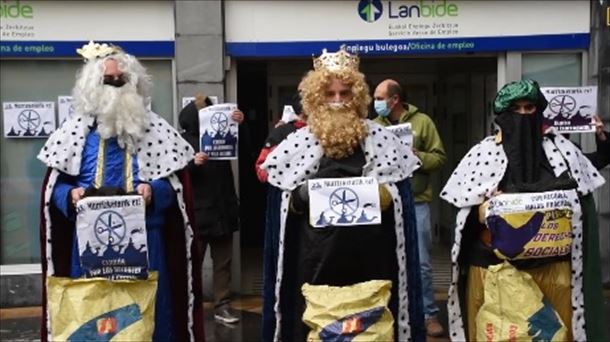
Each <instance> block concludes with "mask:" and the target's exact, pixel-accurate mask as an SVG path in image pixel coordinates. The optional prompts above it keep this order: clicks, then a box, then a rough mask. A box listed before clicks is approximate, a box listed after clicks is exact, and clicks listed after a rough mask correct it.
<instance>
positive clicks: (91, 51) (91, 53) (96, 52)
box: [76, 40, 122, 61]
mask: <svg viewBox="0 0 610 342" xmlns="http://www.w3.org/2000/svg"><path fill="white" fill-rule="evenodd" d="M121 51H122V50H121V48H120V47H118V46H116V45H108V44H106V43H104V44H100V43H94V42H93V41H92V40H91V41H89V44H85V45H83V47H81V48H80V49H76V52H77V53H78V54H79V55H81V56H83V58H85V59H86V60H88V61H90V60H92V59H96V58H103V57H106V56H110V55H113V54H115V53H119V52H121Z"/></svg>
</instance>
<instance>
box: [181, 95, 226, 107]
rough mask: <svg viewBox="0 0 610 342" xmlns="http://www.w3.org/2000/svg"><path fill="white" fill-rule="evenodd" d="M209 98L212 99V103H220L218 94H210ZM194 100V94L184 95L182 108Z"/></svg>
mask: <svg viewBox="0 0 610 342" xmlns="http://www.w3.org/2000/svg"><path fill="white" fill-rule="evenodd" d="M208 98H209V99H210V101H212V104H215V105H216V104H218V96H208ZM192 101H195V97H194V96H187V97H183V98H182V108H184V107H186V106H187V105H188V104H189V103H191V102H192Z"/></svg>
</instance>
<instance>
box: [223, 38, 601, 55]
mask: <svg viewBox="0 0 610 342" xmlns="http://www.w3.org/2000/svg"><path fill="white" fill-rule="evenodd" d="M589 39H590V37H589V33H573V34H553V35H532V36H498V37H463V38H431V39H400V40H398V39H386V40H345V41H338V40H335V41H302V42H230V43H226V51H227V55H229V56H233V57H304V56H307V57H311V56H312V55H319V54H320V51H322V49H324V48H326V49H329V50H331V51H334V50H337V49H339V48H340V47H341V46H342V45H345V47H346V48H347V50H348V51H349V52H352V53H357V54H358V55H365V56H366V55H368V56H387V55H422V54H455V53H473V52H501V51H531V50H540V51H544V50H558V49H587V48H588V47H589Z"/></svg>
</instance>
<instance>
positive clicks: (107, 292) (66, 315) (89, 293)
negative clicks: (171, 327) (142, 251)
mask: <svg viewBox="0 0 610 342" xmlns="http://www.w3.org/2000/svg"><path fill="white" fill-rule="evenodd" d="M47 288H48V308H49V319H50V320H51V335H52V337H53V340H54V341H111V340H112V341H150V340H152V334H153V331H154V323H155V297H156V293H157V272H151V273H150V274H149V277H148V279H147V280H137V281H131V280H120V281H110V280H107V279H104V278H89V279H84V278H81V279H72V278H60V277H48V278H47Z"/></svg>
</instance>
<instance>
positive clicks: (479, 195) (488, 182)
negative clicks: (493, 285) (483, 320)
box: [440, 130, 604, 341]
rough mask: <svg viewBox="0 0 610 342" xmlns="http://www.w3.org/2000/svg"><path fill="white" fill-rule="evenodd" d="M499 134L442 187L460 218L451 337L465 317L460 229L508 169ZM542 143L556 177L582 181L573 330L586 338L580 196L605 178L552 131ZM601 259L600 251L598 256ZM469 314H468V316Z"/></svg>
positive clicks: (458, 336)
mask: <svg viewBox="0 0 610 342" xmlns="http://www.w3.org/2000/svg"><path fill="white" fill-rule="evenodd" d="M500 139H501V136H500V135H498V136H490V137H487V138H485V139H484V140H483V141H481V142H480V143H479V144H477V145H475V146H474V147H473V148H472V149H470V151H469V152H468V153H467V154H466V156H465V157H464V158H463V159H462V160H461V161H460V163H459V164H458V166H457V167H456V169H455V170H454V172H453V173H452V175H451V177H450V178H449V180H448V181H447V184H445V187H444V188H443V190H442V191H441V195H440V197H441V198H442V199H444V200H445V201H447V202H449V203H451V204H453V205H454V206H456V207H457V208H458V209H459V212H458V214H457V217H456V227H455V240H454V244H453V247H452V249H451V263H452V278H451V285H450V288H449V299H448V301H447V306H448V313H449V329H450V337H451V339H452V340H454V341H465V340H466V336H465V331H464V320H463V317H462V313H461V310H460V304H459V303H460V298H459V295H458V275H459V265H458V256H459V254H460V248H461V240H462V232H463V229H464V225H465V223H466V219H467V217H468V215H469V213H470V211H471V209H473V208H476V207H477V206H478V205H479V204H481V203H483V202H484V201H485V200H486V199H488V198H490V197H491V196H492V194H494V193H495V192H496V190H497V189H498V185H499V184H500V181H501V180H502V178H503V177H504V173H505V171H506V168H507V164H508V161H507V157H506V154H505V153H504V149H503V147H502V144H501V142H500V141H501V140H500ZM542 147H543V150H544V152H545V155H546V157H547V159H548V161H549V163H550V165H551V167H552V168H553V172H554V173H555V175H556V176H559V175H560V174H562V173H563V172H565V171H566V170H569V172H570V173H571V175H572V177H573V178H574V180H576V182H577V183H578V187H577V189H576V190H572V191H571V194H570V199H571V202H572V207H573V208H574V216H573V219H572V224H573V229H572V231H573V234H574V237H573V243H572V248H571V259H572V262H571V267H572V280H571V281H572V306H573V315H572V316H573V317H572V329H573V336H574V340H575V341H585V340H586V339H587V337H586V332H585V315H584V297H583V286H584V285H583V276H582V275H583V251H582V245H583V222H582V218H583V216H582V215H583V213H582V211H581V205H580V204H579V197H582V196H585V195H587V194H590V193H591V192H592V191H594V190H595V189H596V188H598V187H600V186H601V185H602V184H603V183H604V179H603V178H602V177H601V175H600V174H599V172H597V170H596V169H595V168H594V167H593V165H592V164H591V162H590V161H589V160H588V159H587V158H586V157H585V156H584V155H583V153H582V151H580V149H578V147H576V146H575V145H574V144H572V143H571V142H570V141H569V140H568V139H565V138H564V137H562V136H561V135H559V134H555V133H554V131H553V130H549V131H547V134H545V135H544V136H543V142H542ZM597 258H598V259H599V253H598V255H597ZM464 319H465V318H464Z"/></svg>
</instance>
